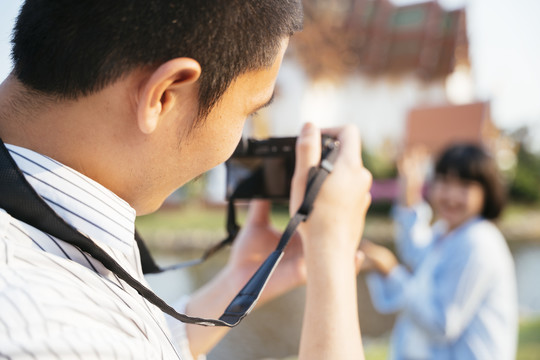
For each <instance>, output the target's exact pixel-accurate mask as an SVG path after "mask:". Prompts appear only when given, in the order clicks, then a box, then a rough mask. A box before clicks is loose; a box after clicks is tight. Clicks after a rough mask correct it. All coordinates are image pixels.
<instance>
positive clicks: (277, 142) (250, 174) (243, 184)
mask: <svg viewBox="0 0 540 360" xmlns="http://www.w3.org/2000/svg"><path fill="white" fill-rule="evenodd" d="M321 145H322V147H321V149H322V151H321V158H324V157H325V156H326V154H327V153H328V151H330V150H331V149H332V148H333V147H335V146H336V145H337V142H336V140H335V139H334V138H332V137H330V136H328V135H323V136H322V137H321ZM295 149H296V137H279V138H268V139H263V140H257V139H252V138H247V139H246V138H243V139H242V140H241V141H240V143H239V144H238V146H237V147H236V150H235V151H234V153H233V155H232V156H231V158H230V159H229V160H227V161H226V162H225V165H226V168H227V191H226V194H227V199H228V200H230V199H231V198H234V199H253V198H262V199H271V200H281V201H287V200H288V199H289V197H290V190H291V181H292V176H293V173H294V166H295V156H296V152H295Z"/></svg>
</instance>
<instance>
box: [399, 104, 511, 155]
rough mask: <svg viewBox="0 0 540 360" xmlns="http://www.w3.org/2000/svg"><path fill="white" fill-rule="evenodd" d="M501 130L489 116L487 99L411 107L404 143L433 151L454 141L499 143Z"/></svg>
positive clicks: (490, 146)
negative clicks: (458, 103)
mask: <svg viewBox="0 0 540 360" xmlns="http://www.w3.org/2000/svg"><path fill="white" fill-rule="evenodd" d="M500 138H501V132H500V131H499V130H498V129H497V128H496V127H495V125H494V124H493V121H492V119H491V112H490V107H489V103H487V102H477V103H471V104H466V105H444V106H430V107H419V108H414V109H412V110H411V111H410V112H409V114H408V116H407V120H406V129H405V135H404V143H405V147H414V146H422V147H424V148H425V149H426V150H428V151H429V152H430V153H432V154H434V155H436V154H438V153H439V152H441V151H442V150H443V149H444V148H446V147H447V146H449V145H451V144H453V143H456V142H468V143H474V144H478V145H483V146H485V147H487V148H488V149H490V150H491V151H492V152H495V151H497V148H499V147H500V144H499V140H500Z"/></svg>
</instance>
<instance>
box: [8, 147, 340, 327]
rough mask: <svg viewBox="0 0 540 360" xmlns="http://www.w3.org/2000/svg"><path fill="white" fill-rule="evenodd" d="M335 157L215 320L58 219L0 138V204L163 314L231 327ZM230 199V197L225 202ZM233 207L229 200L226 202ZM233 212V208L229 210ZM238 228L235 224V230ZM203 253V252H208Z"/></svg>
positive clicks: (152, 268) (147, 265) (146, 260)
mask: <svg viewBox="0 0 540 360" xmlns="http://www.w3.org/2000/svg"><path fill="white" fill-rule="evenodd" d="M336 157H337V148H333V149H331V150H330V152H329V153H328V155H327V156H326V158H325V159H323V160H322V162H321V164H320V165H319V167H317V168H312V169H311V171H310V174H309V177H308V182H307V186H306V193H305V197H304V201H303V203H302V205H301V206H300V209H299V210H298V212H297V213H296V214H295V215H294V216H293V217H292V219H291V220H290V222H289V224H288V225H287V228H286V229H285V232H284V233H283V235H282V237H281V239H280V241H279V244H278V246H277V248H276V250H274V252H272V253H271V254H270V255H269V256H268V258H267V259H266V260H265V261H264V263H263V264H262V265H261V266H260V267H259V269H258V270H257V272H256V273H255V274H254V275H253V276H252V278H251V279H250V280H249V281H248V283H247V284H246V285H245V286H244V288H243V289H242V290H241V291H240V292H239V293H238V295H237V296H236V297H235V298H234V299H233V301H232V302H231V303H230V304H229V306H228V307H227V309H226V310H225V312H224V314H223V315H222V316H221V317H220V318H219V320H216V319H204V318H198V317H192V316H188V315H185V314H181V313H178V312H177V311H176V310H174V309H173V308H172V307H171V306H169V305H168V304H167V303H166V302H165V301H164V300H162V299H161V298H159V297H158V296H157V295H156V294H155V293H154V292H153V291H152V290H150V289H148V288H147V287H146V286H145V285H143V284H141V283H140V282H139V281H138V280H137V279H135V278H134V277H133V276H132V275H130V274H129V273H128V272H127V271H126V270H125V269H124V268H122V266H120V264H118V262H116V261H115V260H114V259H113V258H112V257H111V256H110V255H109V254H107V253H106V252H105V251H104V250H103V249H102V248H101V247H99V246H98V245H97V244H96V243H95V242H94V241H93V240H92V239H91V238H89V237H87V236H86V235H84V234H83V233H81V232H80V231H78V230H77V229H75V228H74V227H73V226H71V225H70V224H68V223H67V222H66V221H65V220H64V219H62V218H61V217H60V216H59V215H58V214H57V213H56V212H55V211H54V210H53V209H52V208H51V207H49V205H48V204H47V203H46V202H45V201H44V200H43V198H41V196H39V194H38V193H37V192H36V191H35V190H34V188H32V186H31V185H30V184H29V183H28V181H27V180H26V178H25V177H24V175H23V173H22V172H21V170H20V169H19V168H18V166H17V164H16V163H15V161H14V160H13V158H12V157H11V156H10V154H9V151H8V150H7V148H6V147H5V145H4V143H3V142H2V140H1V139H0V194H1V196H0V208H2V209H4V210H5V211H7V212H8V213H9V214H10V215H11V216H13V217H14V218H16V219H19V220H20V221H23V222H25V223H27V224H29V225H32V226H33V227H35V228H37V229H39V230H41V231H43V232H45V233H48V234H50V235H52V236H54V237H56V238H58V239H62V240H63V241H65V242H67V243H69V244H71V245H73V246H76V247H78V248H79V249H81V250H82V251H84V252H86V253H88V254H89V255H90V256H92V257H93V258H94V259H96V260H98V261H100V262H101V263H102V264H103V266H105V267H106V268H107V269H108V270H110V271H112V272H113V273H114V274H116V275H117V276H118V277H119V278H120V279H122V280H124V281H125V282H126V283H127V284H129V285H130V286H131V287H132V288H133V289H135V290H136V291H137V292H138V293H139V294H140V295H141V296H142V297H144V298H145V299H146V300H148V301H149V302H151V303H152V304H154V305H155V306H157V307H158V308H160V309H161V310H162V311H163V312H165V313H166V314H169V315H170V316H172V317H174V318H175V319H177V320H180V321H182V322H185V323H189V324H198V325H204V326H227V327H233V326H236V325H237V324H238V323H239V322H240V321H241V320H242V319H243V318H244V317H245V316H246V315H247V314H248V313H249V312H250V311H251V310H252V309H253V307H254V305H255V303H256V301H257V299H258V298H259V296H260V294H261V292H262V290H263V289H264V286H265V285H266V283H267V281H268V278H269V277H270V276H271V274H272V272H273V271H274V269H275V267H276V266H277V264H278V263H279V261H280V259H281V258H282V256H283V250H284V248H285V246H286V245H287V243H288V242H289V240H290V238H291V236H292V235H293V233H294V231H295V229H296V227H297V226H298V224H300V223H301V222H302V221H305V220H306V219H307V217H308V216H309V213H310V212H311V209H312V206H313V203H314V201H315V197H316V196H317V193H318V191H319V189H320V187H321V185H322V183H323V181H324V179H325V178H326V176H327V175H328V174H329V173H330V172H331V171H332V164H333V162H334V160H335V158H336ZM231 203H232V202H231ZM230 206H231V207H232V208H233V211H234V205H230ZM233 216H234V212H233ZM230 230H231V231H229V237H228V238H227V239H225V240H223V241H222V242H221V243H219V244H218V245H216V246H215V247H214V250H213V251H212V249H210V250H209V251H208V252H207V253H208V254H210V255H211V253H213V252H215V251H217V249H218V248H220V247H222V246H223V245H224V243H230V242H232V240H233V239H234V236H236V233H235V231H234V229H232V228H231V229H230ZM237 231H238V229H236V232H237ZM135 237H136V241H137V243H138V246H139V251H140V252H141V262H142V263H143V271H145V273H147V272H148V273H158V272H162V271H164V270H167V268H164V269H162V268H160V267H159V266H158V265H156V263H155V262H154V260H153V259H152V257H151V255H150V253H149V251H148V249H147V247H146V246H145V245H144V242H143V241H142V239H141V237H140V236H139V235H138V234H137V233H136V236H135ZM208 256H209V255H208Z"/></svg>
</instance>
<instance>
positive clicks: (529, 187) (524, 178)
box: [510, 146, 540, 203]
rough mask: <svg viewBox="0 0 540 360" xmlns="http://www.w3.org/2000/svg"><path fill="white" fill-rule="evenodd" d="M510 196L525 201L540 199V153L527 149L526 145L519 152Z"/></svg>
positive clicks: (537, 200)
mask: <svg viewBox="0 0 540 360" xmlns="http://www.w3.org/2000/svg"><path fill="white" fill-rule="evenodd" d="M510 198H511V199H512V200H515V201H519V202H524V203H536V202H539V201H540V155H538V154H534V153H533V152H531V151H529V150H527V148H526V147H525V146H521V147H520V149H519V152H518V154H517V166H516V170H515V174H514V179H513V181H512V183H511V184H510Z"/></svg>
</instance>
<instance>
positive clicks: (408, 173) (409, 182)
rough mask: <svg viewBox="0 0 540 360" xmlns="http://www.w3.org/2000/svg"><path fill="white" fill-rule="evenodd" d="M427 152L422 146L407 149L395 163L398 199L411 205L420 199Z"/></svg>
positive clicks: (408, 205)
mask: <svg viewBox="0 0 540 360" xmlns="http://www.w3.org/2000/svg"><path fill="white" fill-rule="evenodd" d="M428 161H429V154H428V152H427V150H426V149H424V148H422V147H414V148H412V149H410V150H407V151H406V152H405V153H404V154H403V156H402V157H401V158H400V159H399V161H398V163H397V168H398V173H399V184H400V198H401V199H400V201H401V203H402V205H403V206H406V207H411V206H414V205H416V204H418V203H419V202H420V201H422V190H423V187H424V182H425V177H426V172H427V164H428Z"/></svg>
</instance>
